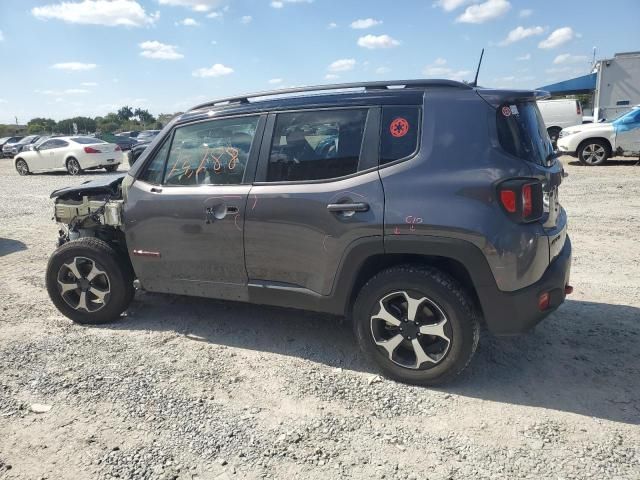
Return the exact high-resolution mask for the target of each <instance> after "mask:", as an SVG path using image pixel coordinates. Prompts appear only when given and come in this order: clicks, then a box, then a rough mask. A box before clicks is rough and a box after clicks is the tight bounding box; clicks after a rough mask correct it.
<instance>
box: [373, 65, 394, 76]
mask: <svg viewBox="0 0 640 480" xmlns="http://www.w3.org/2000/svg"><path fill="white" fill-rule="evenodd" d="M390 71H391V69H390V68H389V67H378V68H376V74H377V75H384V74H385V73H389V72H390Z"/></svg>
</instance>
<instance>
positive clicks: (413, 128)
mask: <svg viewBox="0 0 640 480" xmlns="http://www.w3.org/2000/svg"><path fill="white" fill-rule="evenodd" d="M419 131H420V108H419V107H383V109H382V131H381V132H380V165H384V164H385V163H389V162H394V161H396V160H400V159H402V158H407V157H410V156H411V155H413V154H414V153H415V152H416V150H417V149H418V138H419V136H418V133H419Z"/></svg>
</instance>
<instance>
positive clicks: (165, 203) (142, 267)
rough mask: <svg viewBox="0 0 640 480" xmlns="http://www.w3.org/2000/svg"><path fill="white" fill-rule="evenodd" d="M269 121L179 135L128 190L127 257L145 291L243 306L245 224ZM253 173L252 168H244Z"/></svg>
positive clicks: (214, 123) (248, 120)
mask: <svg viewBox="0 0 640 480" xmlns="http://www.w3.org/2000/svg"><path fill="white" fill-rule="evenodd" d="M264 122H265V118H264V117H259V116H255V115H254V116H244V117H235V118H225V119H219V120H207V121H200V122H196V123H192V124H188V125H185V126H181V127H178V128H176V129H175V130H174V131H173V132H172V134H170V135H168V136H167V139H166V140H165V141H164V143H163V144H162V145H159V146H158V148H157V149H156V151H155V152H152V154H151V155H150V157H149V161H148V162H147V163H146V165H145V167H144V168H143V170H142V172H141V174H140V175H139V176H138V179H137V180H135V181H134V182H133V184H132V185H130V186H129V188H128V191H127V198H126V202H125V209H124V220H125V231H126V239H127V247H128V249H129V255H130V258H131V261H132V263H133V267H134V270H135V272H136V275H137V277H138V279H139V280H140V282H141V283H142V285H143V287H144V288H145V289H146V290H149V291H155V292H168V293H177V294H184V295H195V296H205V297H212V298H223V299H234V300H244V299H246V297H247V295H246V289H247V274H246V270H245V263H244V246H243V222H244V216H245V206H246V202H247V195H248V193H249V190H250V188H251V187H250V181H251V179H250V178H248V176H247V175H250V172H252V171H253V170H254V169H253V168H251V167H250V165H251V164H253V165H255V161H256V159H257V155H258V150H259V143H260V141H259V140H260V139H261V137H262V130H263V129H264V127H263V125H264ZM247 165H249V168H247Z"/></svg>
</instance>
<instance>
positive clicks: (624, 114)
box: [611, 107, 640, 123]
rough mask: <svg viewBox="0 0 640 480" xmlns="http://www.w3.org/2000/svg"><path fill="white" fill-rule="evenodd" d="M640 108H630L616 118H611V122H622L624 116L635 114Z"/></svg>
mask: <svg viewBox="0 0 640 480" xmlns="http://www.w3.org/2000/svg"><path fill="white" fill-rule="evenodd" d="M638 110H640V108H638V107H633V108H632V109H631V110H629V111H628V112H624V113H623V114H622V115H618V116H617V117H616V118H614V119H613V120H611V123H616V122H620V121H622V120H623V119H624V118H626V117H627V116H629V115H634V114H635V112H637V111H638Z"/></svg>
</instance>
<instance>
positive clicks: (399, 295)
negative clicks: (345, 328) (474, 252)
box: [353, 265, 480, 385]
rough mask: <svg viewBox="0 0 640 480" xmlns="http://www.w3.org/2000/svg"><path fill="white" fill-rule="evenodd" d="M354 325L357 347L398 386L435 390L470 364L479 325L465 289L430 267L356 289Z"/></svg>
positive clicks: (407, 269) (391, 274)
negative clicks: (424, 386) (432, 388)
mask: <svg viewBox="0 0 640 480" xmlns="http://www.w3.org/2000/svg"><path fill="white" fill-rule="evenodd" d="M353 321H354V329H355V334H356V338H357V339H358V343H359V345H360V348H361V349H362V351H363V352H364V354H365V356H367V357H368V358H369V359H370V360H372V361H373V362H375V363H376V364H377V365H378V366H379V367H380V369H381V370H382V371H383V372H384V374H385V375H386V376H388V377H390V378H392V379H394V380H398V381H400V382H405V383H412V384H417V385H437V384H441V383H444V382H447V381H450V380H452V379H453V378H455V377H456V376H457V375H458V374H459V373H460V372H461V371H462V370H464V368H465V367H466V366H467V365H468V364H469V362H470V361H471V358H472V357H473V354H474V353H475V350H476V347H477V345H478V340H479V338H480V323H479V320H478V316H477V314H476V312H475V309H474V307H473V303H472V301H471V300H470V298H469V296H468V295H467V293H466V292H465V290H464V289H463V288H462V287H461V286H460V285H459V284H458V283H457V282H456V281H455V280H454V279H452V278H451V277H449V276H448V275H446V274H445V273H443V272H441V271H440V270H437V269H435V268H432V267H420V266H412V265H405V266H399V267H393V268H389V269H387V270H384V271H382V272H380V273H378V274H377V275H376V276H374V277H373V278H372V279H371V280H369V282H367V284H366V285H365V286H364V287H363V288H362V289H361V290H360V292H359V294H358V297H357V299H356V301H355V304H354V309H353Z"/></svg>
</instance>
